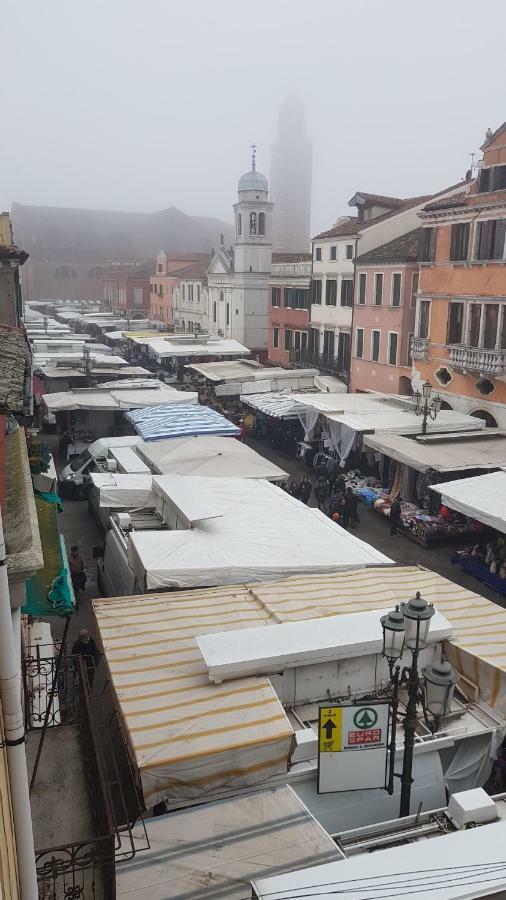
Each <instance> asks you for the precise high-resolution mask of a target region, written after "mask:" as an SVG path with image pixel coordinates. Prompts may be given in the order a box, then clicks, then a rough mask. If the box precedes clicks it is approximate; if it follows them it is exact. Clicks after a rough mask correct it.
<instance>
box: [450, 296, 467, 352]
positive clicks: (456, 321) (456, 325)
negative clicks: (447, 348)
mask: <svg viewBox="0 0 506 900" xmlns="http://www.w3.org/2000/svg"><path fill="white" fill-rule="evenodd" d="M463 325H464V304H463V303H450V310H449V313H448V336H447V343H448V344H461V343H462V327H463Z"/></svg>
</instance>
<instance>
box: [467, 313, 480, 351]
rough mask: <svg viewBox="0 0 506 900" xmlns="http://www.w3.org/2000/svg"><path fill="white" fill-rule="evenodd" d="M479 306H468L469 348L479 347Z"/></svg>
mask: <svg viewBox="0 0 506 900" xmlns="http://www.w3.org/2000/svg"><path fill="white" fill-rule="evenodd" d="M480 323H481V306H480V304H479V303H471V304H470V306H469V346H470V347H479V341H480Z"/></svg>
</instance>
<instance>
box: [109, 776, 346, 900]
mask: <svg viewBox="0 0 506 900" xmlns="http://www.w3.org/2000/svg"><path fill="white" fill-rule="evenodd" d="M146 830H147V834H148V840H149V844H150V849H149V850H148V851H145V852H144V853H138V854H137V855H136V856H135V858H134V859H133V860H131V861H129V862H121V863H120V864H119V865H118V866H117V867H116V896H117V897H118V898H124V900H129V898H131V900H139V897H145V898H149V900H190V898H193V900H197V894H198V898H200V900H206V898H208V900H251V886H250V881H251V879H252V878H256V877H259V876H260V875H262V876H264V875H265V874H266V873H267V872H269V873H274V872H279V871H285V872H289V871H291V870H292V869H294V868H300V867H301V866H302V865H308V866H310V865H318V864H319V863H323V862H330V861H331V860H334V859H339V858H340V857H341V856H342V854H341V852H340V851H339V850H338V848H337V847H336V845H335V843H334V841H333V840H332V838H331V837H330V835H328V834H327V832H326V831H324V829H323V828H322V827H321V826H320V825H319V824H318V822H316V821H315V819H314V818H313V816H312V815H311V814H310V812H309V811H308V809H307V807H306V806H305V805H304V804H303V803H302V801H301V800H300V799H299V798H298V797H297V795H296V793H295V792H294V791H293V790H292V789H291V788H290V787H288V786H286V785H285V786H284V787H279V788H276V789H274V790H270V791H258V792H256V793H254V794H248V795H247V796H242V797H234V798H231V799H228V800H222V801H220V802H218V803H216V802H215V803H207V804H205V805H204V806H199V807H198V809H186V810H183V811H180V812H175V813H171V814H170V815H167V816H158V817H155V818H153V819H146ZM136 837H138V839H139V841H138V845H139V846H142V842H143V841H145V836H144V832H143V829H142V828H139V829H138V830H137V829H134V841H135V840H136ZM217 848H219V849H218V850H217Z"/></svg>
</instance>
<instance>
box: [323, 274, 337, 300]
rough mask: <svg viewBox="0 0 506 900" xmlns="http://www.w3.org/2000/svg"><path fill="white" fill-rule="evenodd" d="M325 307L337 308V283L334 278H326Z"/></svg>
mask: <svg viewBox="0 0 506 900" xmlns="http://www.w3.org/2000/svg"><path fill="white" fill-rule="evenodd" d="M325 305H326V306H337V281H336V279H335V278H327V283H326V285H325Z"/></svg>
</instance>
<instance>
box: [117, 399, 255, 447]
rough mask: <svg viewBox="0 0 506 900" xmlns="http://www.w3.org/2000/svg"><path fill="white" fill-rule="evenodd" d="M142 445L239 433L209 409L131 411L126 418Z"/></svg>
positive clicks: (192, 407) (178, 408)
mask: <svg viewBox="0 0 506 900" xmlns="http://www.w3.org/2000/svg"><path fill="white" fill-rule="evenodd" d="M126 417H127V419H128V421H129V422H131V423H132V425H133V427H134V428H135V430H136V432H137V434H140V436H141V437H142V440H143V441H161V440H163V439H164V438H178V437H187V436H190V435H196V434H219V435H222V436H223V437H226V436H230V437H236V436H237V435H238V434H239V432H240V429H239V428H238V427H237V425H234V424H233V423H232V422H229V421H228V419H225V417H224V416H222V415H220V413H218V412H216V410H214V409H211V407H210V406H198V405H189V404H188V405H186V404H182V403H179V404H177V408H176V407H175V406H152V407H150V408H146V409H133V410H131V412H129V413H127V414H126Z"/></svg>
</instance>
